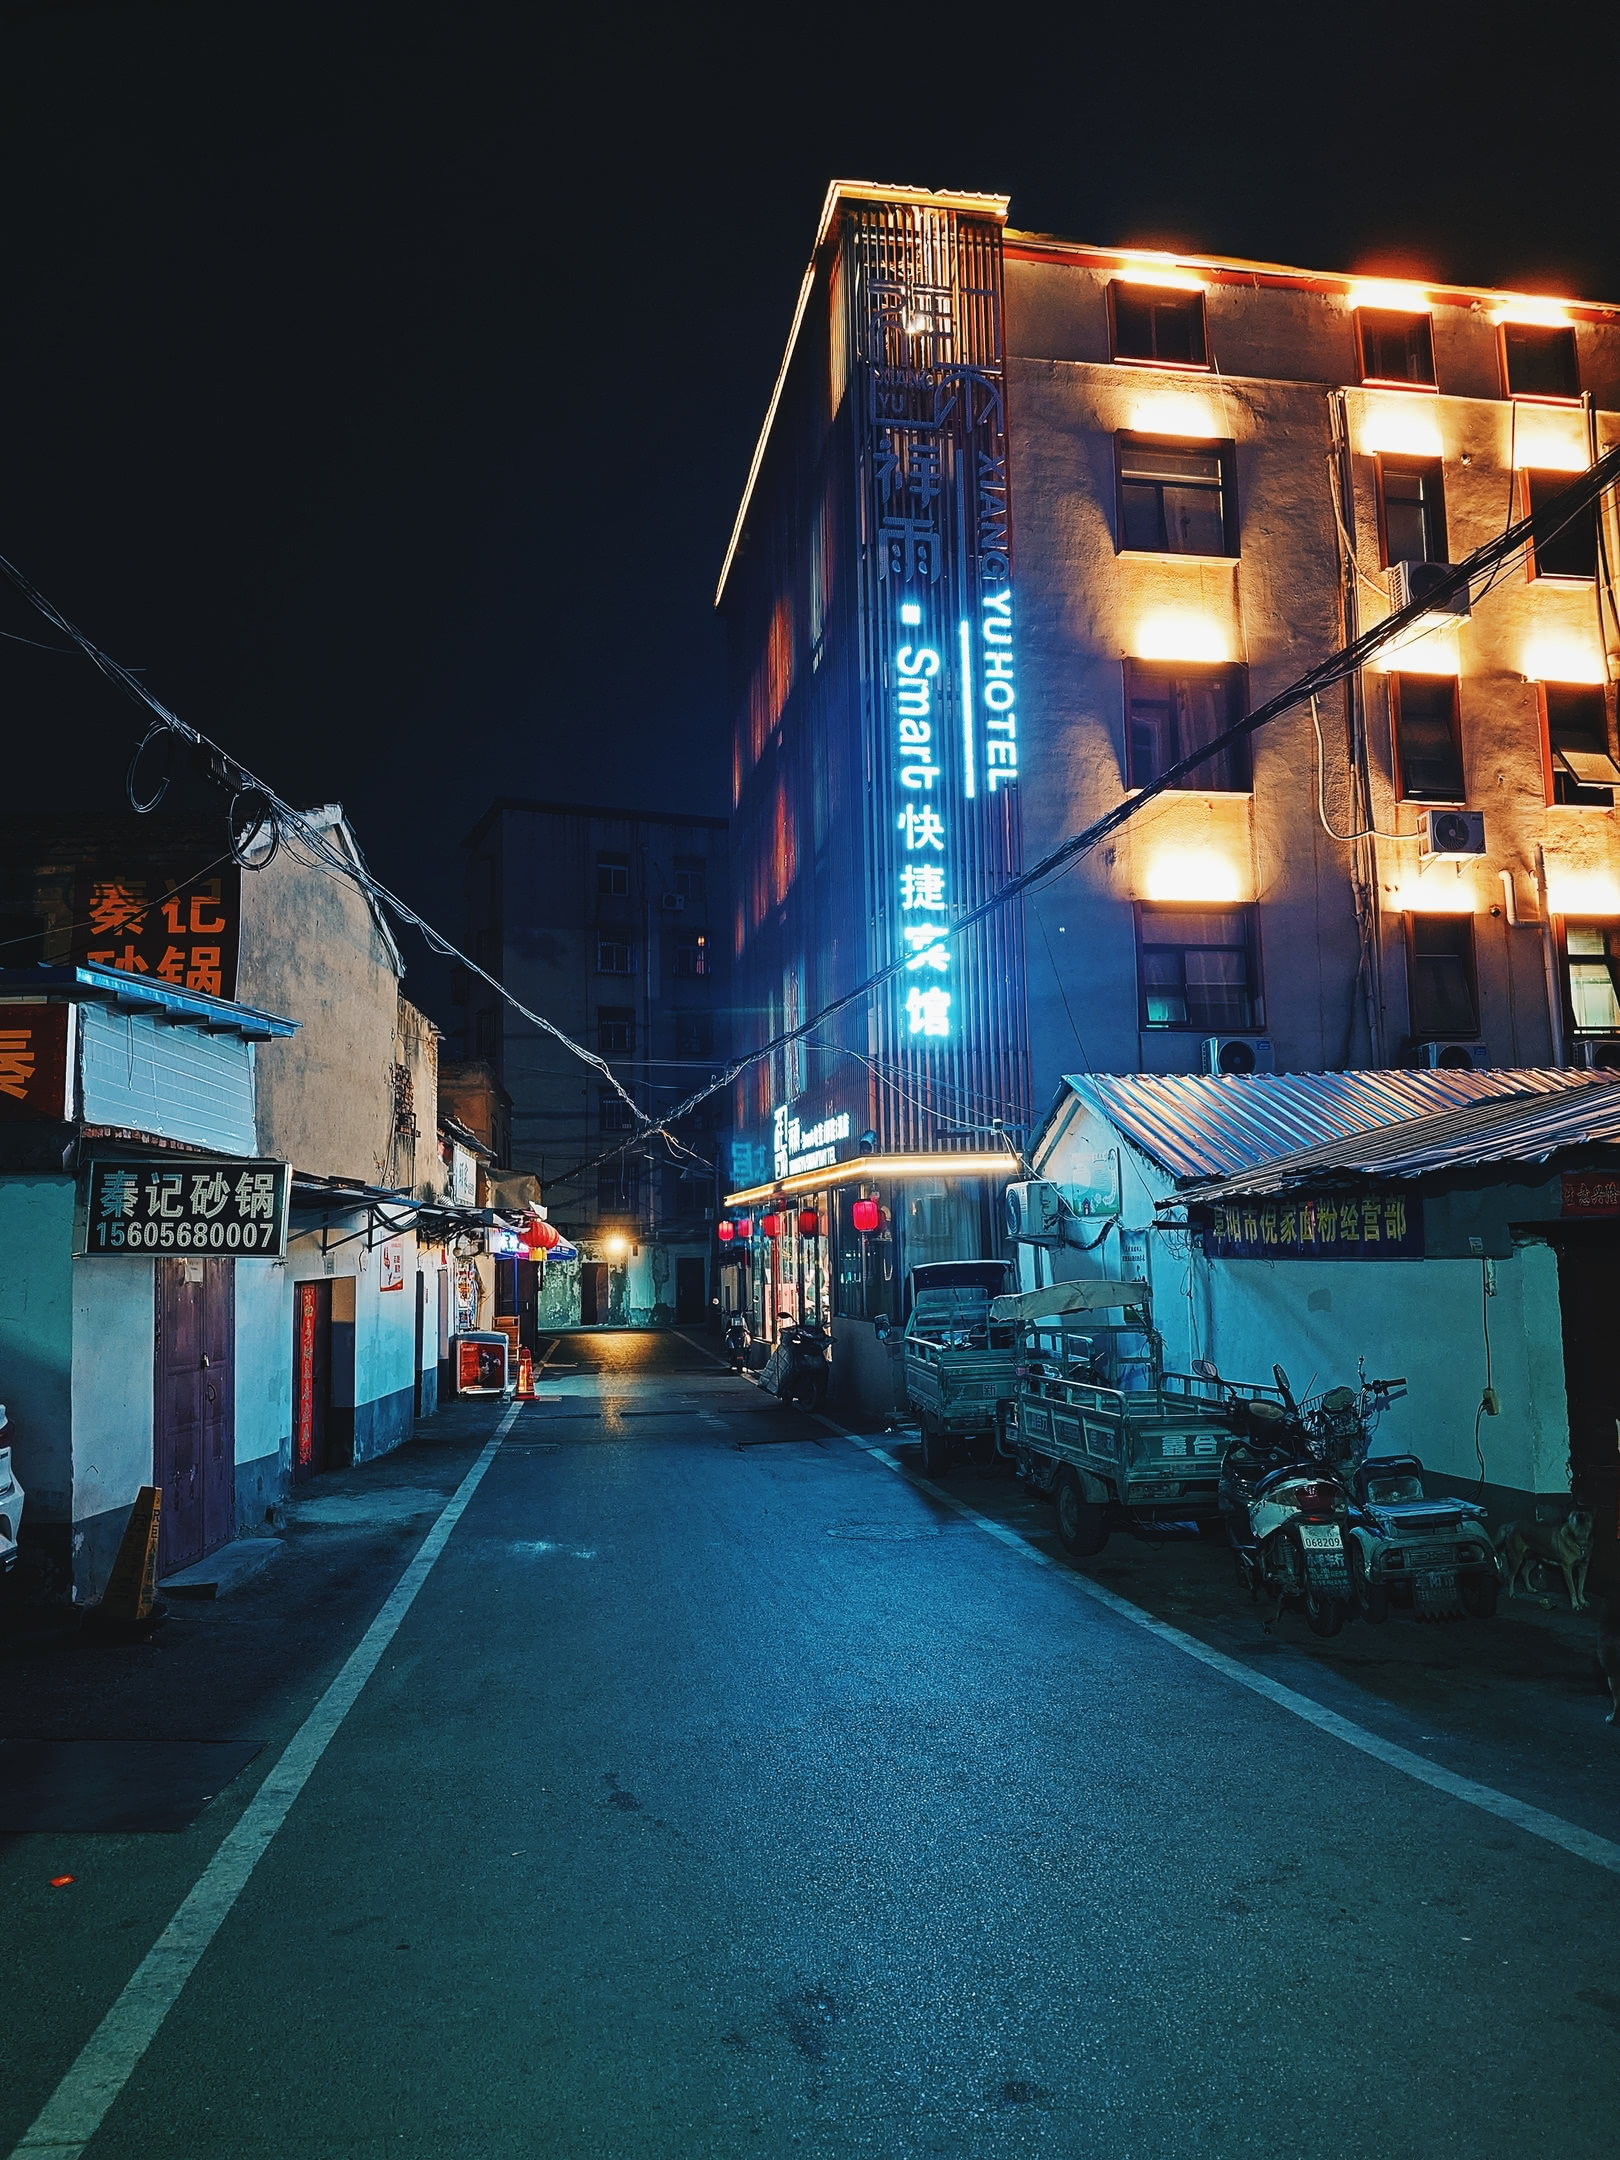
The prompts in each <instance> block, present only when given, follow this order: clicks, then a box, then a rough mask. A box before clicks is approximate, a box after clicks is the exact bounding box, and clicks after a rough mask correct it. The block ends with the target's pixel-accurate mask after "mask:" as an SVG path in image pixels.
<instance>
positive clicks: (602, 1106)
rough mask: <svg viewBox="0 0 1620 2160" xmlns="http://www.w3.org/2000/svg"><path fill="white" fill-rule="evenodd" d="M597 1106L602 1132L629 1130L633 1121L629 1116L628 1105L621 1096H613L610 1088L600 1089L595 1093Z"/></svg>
mask: <svg viewBox="0 0 1620 2160" xmlns="http://www.w3.org/2000/svg"><path fill="white" fill-rule="evenodd" d="M597 1104H598V1110H599V1115H600V1121H601V1128H602V1130H603V1132H628V1131H629V1130H630V1128H631V1125H632V1124H633V1123H634V1120H633V1119H632V1117H631V1115H630V1105H629V1104H628V1103H627V1102H626V1101H625V1099H624V1097H623V1096H622V1095H617V1094H615V1093H614V1091H613V1089H612V1088H600V1089H598V1091H597Z"/></svg>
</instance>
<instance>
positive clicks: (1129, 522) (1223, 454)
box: [1114, 434, 1238, 555]
mask: <svg viewBox="0 0 1620 2160" xmlns="http://www.w3.org/2000/svg"><path fill="white" fill-rule="evenodd" d="M1114 465H1115V472H1116V476H1117V480H1118V493H1119V545H1120V547H1121V549H1122V550H1126V549H1130V550H1141V551H1143V552H1145V553H1148V554H1158V555H1235V554H1236V553H1237V551H1238V535H1237V494H1236V490H1235V489H1234V488H1233V486H1232V445H1231V444H1230V443H1229V442H1208V443H1205V442H1160V441H1158V440H1156V439H1155V438H1154V437H1152V436H1150V435H1130V434H1119V435H1116V436H1115V437H1114Z"/></svg>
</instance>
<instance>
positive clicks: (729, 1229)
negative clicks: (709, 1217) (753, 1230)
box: [714, 1222, 737, 1245]
mask: <svg viewBox="0 0 1620 2160" xmlns="http://www.w3.org/2000/svg"><path fill="white" fill-rule="evenodd" d="M714 1234H715V1236H716V1237H717V1238H718V1239H719V1240H720V1242H721V1244H722V1245H729V1244H730V1243H731V1241H732V1239H733V1238H734V1237H735V1236H736V1235H737V1225H736V1224H735V1223H729V1222H723V1223H719V1224H717V1225H716V1227H715V1233H714Z"/></svg>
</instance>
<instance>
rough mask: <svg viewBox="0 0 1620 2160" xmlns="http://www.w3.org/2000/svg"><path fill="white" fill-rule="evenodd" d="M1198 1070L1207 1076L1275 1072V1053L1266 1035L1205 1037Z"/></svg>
mask: <svg viewBox="0 0 1620 2160" xmlns="http://www.w3.org/2000/svg"><path fill="white" fill-rule="evenodd" d="M1199 1069H1200V1071H1202V1072H1207V1073H1257V1072H1275V1071H1276V1069H1277V1058H1276V1051H1275V1049H1274V1048H1273V1046H1272V1044H1271V1042H1270V1040H1269V1039H1268V1038H1267V1037H1266V1036H1264V1035H1206V1036H1205V1037H1204V1042H1203V1050H1202V1063H1201V1065H1200V1067H1199Z"/></svg>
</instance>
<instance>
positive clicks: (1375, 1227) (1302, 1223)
mask: <svg viewBox="0 0 1620 2160" xmlns="http://www.w3.org/2000/svg"><path fill="white" fill-rule="evenodd" d="M1203 1241H1204V1251H1205V1253H1206V1254H1207V1255H1208V1257H1209V1258H1210V1259H1211V1260H1421V1259H1422V1257H1423V1202H1422V1200H1421V1199H1420V1198H1419V1197H1418V1195H1417V1194H1416V1193H1406V1192H1388V1191H1380V1192H1323V1193H1290V1194H1288V1195H1287V1196H1286V1197H1283V1198H1275V1197H1274V1198H1268V1199H1265V1200H1259V1199H1255V1200H1223V1201H1218V1202H1216V1204H1215V1205H1214V1206H1212V1207H1211V1208H1209V1209H1208V1211H1207V1219H1206V1221H1205V1224H1204V1228H1203Z"/></svg>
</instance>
